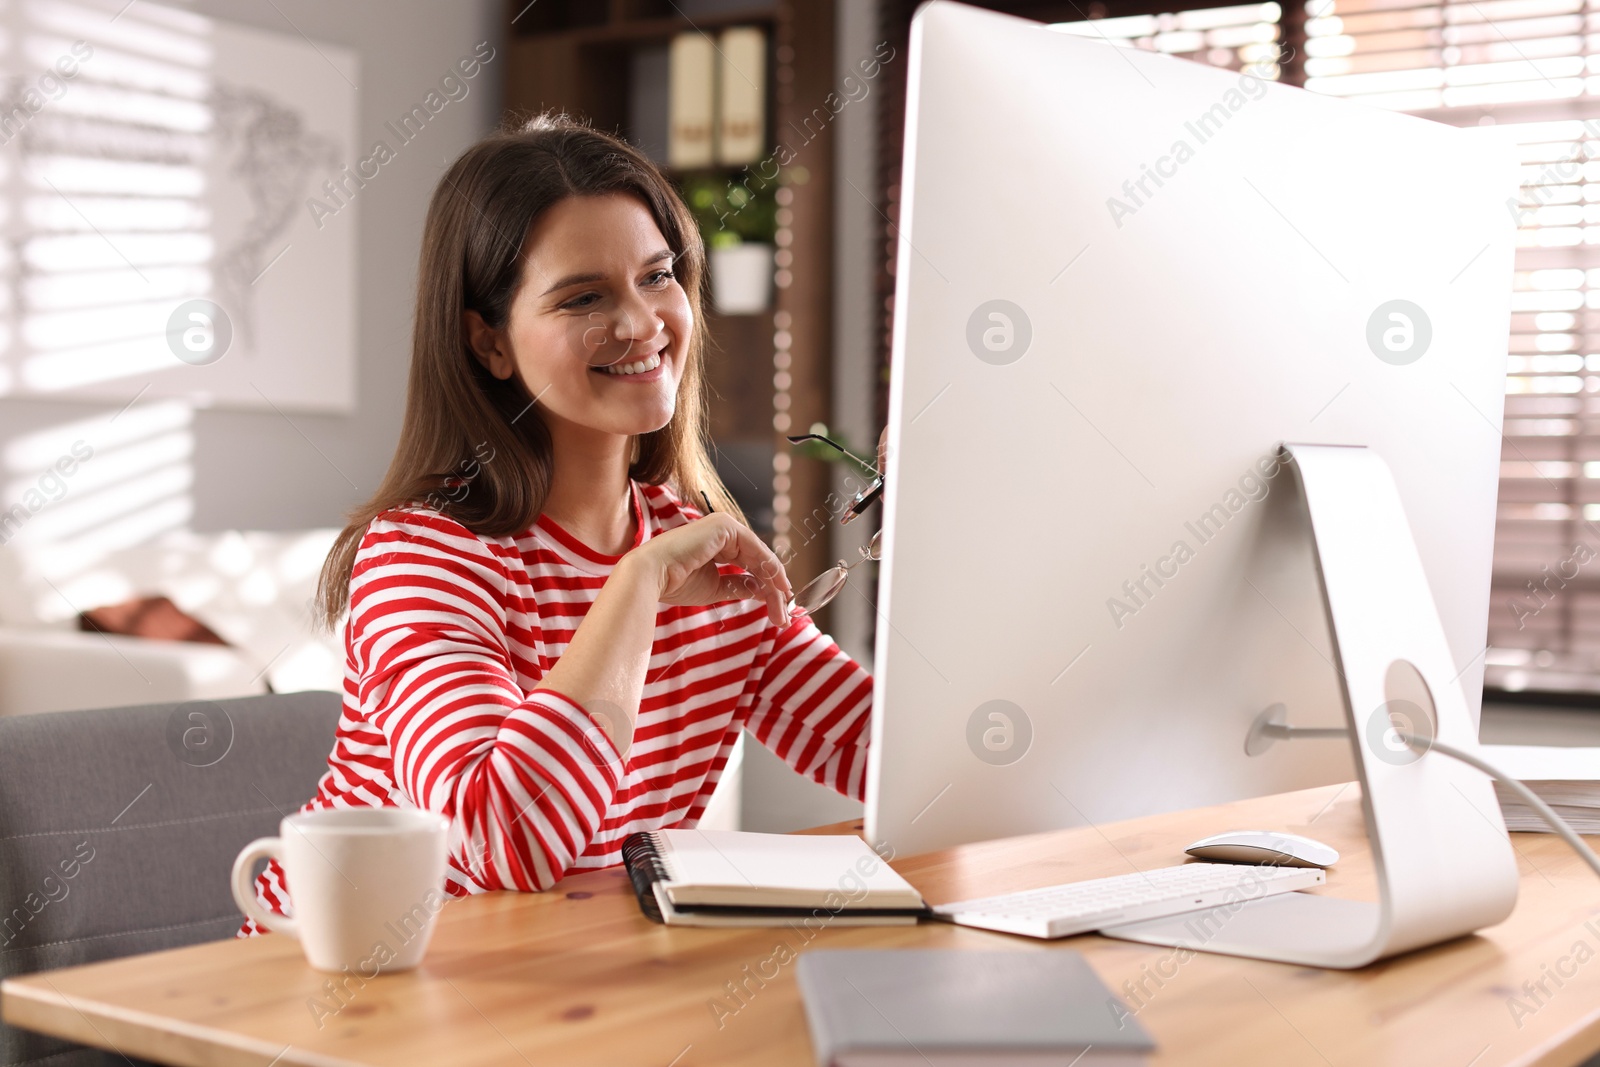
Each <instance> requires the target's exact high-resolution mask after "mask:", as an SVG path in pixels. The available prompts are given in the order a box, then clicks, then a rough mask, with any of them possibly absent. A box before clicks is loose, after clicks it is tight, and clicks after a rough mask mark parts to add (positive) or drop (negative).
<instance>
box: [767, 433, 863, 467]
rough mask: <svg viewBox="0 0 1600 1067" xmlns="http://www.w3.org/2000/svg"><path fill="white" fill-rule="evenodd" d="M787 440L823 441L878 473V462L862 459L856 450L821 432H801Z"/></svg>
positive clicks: (793, 441)
mask: <svg viewBox="0 0 1600 1067" xmlns="http://www.w3.org/2000/svg"><path fill="white" fill-rule="evenodd" d="M787 440H788V442H789V443H790V444H791V445H798V444H802V443H804V442H806V441H821V442H822V443H823V444H825V445H827V446H828V447H829V448H832V449H834V450H836V451H838V452H842V453H844V454H845V455H846V456H849V457H850V458H851V459H853V460H855V461H856V462H857V463H859V464H861V467H862V469H863V470H869V471H871V472H872V473H873V474H874V475H876V474H877V473H878V466H877V464H875V463H868V462H867V461H866V460H864V459H862V458H861V457H860V456H858V455H856V454H855V453H854V452H852V451H850V450H849V449H848V448H846V447H844V445H841V444H840V443H839V442H837V441H833V440H830V439H829V438H826V437H824V436H822V435H821V434H820V433H800V434H795V435H794V436H792V437H789V438H787Z"/></svg>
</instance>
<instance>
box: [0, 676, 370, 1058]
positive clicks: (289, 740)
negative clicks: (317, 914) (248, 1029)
mask: <svg viewBox="0 0 1600 1067" xmlns="http://www.w3.org/2000/svg"><path fill="white" fill-rule="evenodd" d="M338 718H339V697H338V695H337V694H335V693H319V692H312V693H290V694H280V695H274V696H258V697H247V698H244V699H239V700H220V701H191V702H187V703H183V704H147V705H143V706H140V707H130V708H112V709H108V710H104V711H67V712H55V713H51V714H47V715H29V716H22V717H17V718H0V977H9V976H11V975H17V974H28V973H32V972H34V971H43V970H52V969H54V968H57V967H66V966H71V965H73V964H79V963H91V962H94V961H96V960H103V959H109V958H112V957H117V956H128V955H132V954H134V953H139V952H151V951H154V950H157V949H164V948H175V947H177V946H180V945H190V944H194V943H197V942H200V941H215V940H219V939H222V938H227V937H232V936H233V934H234V933H235V931H237V930H238V928H239V924H240V923H241V922H242V921H243V920H242V918H241V916H240V915H239V911H238V909H237V908H236V907H235V906H234V903H233V895H232V892H231V890H230V889H229V874H230V871H231V869H232V865H233V860H234V857H235V856H236V855H237V854H238V852H239V850H240V849H241V848H243V847H244V846H245V845H246V844H247V843H248V842H250V841H251V840H252V839H254V838H256V837H262V836H269V835H272V834H275V833H276V832H277V827H278V821H279V820H280V819H281V818H282V817H283V816H284V815H287V814H289V813H290V812H293V811H295V810H297V809H298V808H299V807H300V805H302V804H303V803H305V801H306V800H307V799H308V798H309V797H310V796H311V795H312V793H313V792H315V790H316V785H317V780H318V778H319V777H320V776H321V774H322V772H323V771H324V770H325V769H326V766H327V757H328V752H329V751H330V749H331V748H332V746H333V735H334V730H335V727H336V725H337V723H338ZM75 1048H78V1046H73V1045H69V1044H67V1043H66V1042H62V1041H57V1040H55V1039H53V1038H47V1037H45V1036H43V1035H40V1034H33V1033H28V1032H26V1031H22V1030H18V1029H15V1028H12V1027H6V1026H0V1067H11V1065H18V1064H24V1063H34V1062H36V1061H40V1060H43V1059H44V1058H45V1057H49V1060H48V1063H47V1064H41V1065H40V1067H66V1065H74V1067H75V1065H76V1064H79V1063H83V1064H88V1063H99V1062H100V1059H99V1055H98V1054H97V1053H91V1052H89V1051H88V1050H82V1052H81V1054H78V1055H74V1054H73V1052H72V1050H73V1049H75ZM117 1062H121V1059H120V1057H119V1058H118V1061H117Z"/></svg>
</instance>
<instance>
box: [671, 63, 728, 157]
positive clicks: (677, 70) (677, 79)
mask: <svg viewBox="0 0 1600 1067" xmlns="http://www.w3.org/2000/svg"><path fill="white" fill-rule="evenodd" d="M716 72H717V50H716V46H715V45H714V44H713V43H712V41H711V38H709V37H707V36H706V35H705V34H702V33H680V34H678V36H676V37H674V38H673V39H672V44H671V46H670V47H669V49H668V53H667V163H668V164H669V165H671V166H674V167H680V168H694V167H709V166H711V164H712V163H713V162H715V160H716V146H715V142H714V137H715V129H714V128H715V124H716V113H717V96H716Z"/></svg>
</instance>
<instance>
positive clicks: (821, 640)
mask: <svg viewBox="0 0 1600 1067" xmlns="http://www.w3.org/2000/svg"><path fill="white" fill-rule="evenodd" d="M758 669H759V670H760V678H759V680H758V682H757V690H756V701H755V707H754V709H753V710H752V711H751V714H750V721H749V728H750V731H751V732H752V733H754V734H755V735H756V737H757V738H759V739H760V740H761V743H762V744H764V745H766V746H767V747H768V748H770V749H772V751H774V752H776V753H777V754H778V755H779V756H780V757H781V758H782V759H783V761H784V762H785V763H787V764H789V766H791V767H793V768H794V769H795V770H796V771H798V772H800V773H801V774H803V775H806V776H807V777H809V778H811V779H813V780H814V781H817V782H820V783H821V784H823V785H826V786H829V787H830V788H832V789H834V790H835V791H837V792H839V793H843V794H844V795H845V796H847V797H854V798H856V799H857V800H860V799H862V795H863V793H864V792H865V790H866V781H867V743H868V741H869V740H870V738H871V732H870V729H869V725H868V724H869V721H870V719H871V715H872V675H871V674H869V673H867V670H866V668H864V667H862V666H861V665H860V664H859V663H857V662H856V661H855V660H853V659H851V658H850V657H849V655H847V654H846V653H845V651H844V650H843V649H842V648H840V647H839V646H838V644H837V643H835V642H834V640H833V638H831V637H829V636H827V635H826V634H824V633H823V632H822V631H820V630H818V629H817V624H816V623H815V622H813V621H812V620H811V616H810V615H808V614H805V613H803V612H802V613H799V614H797V615H795V616H794V618H793V619H791V620H790V621H789V623H788V624H787V625H786V626H784V627H783V628H782V629H781V630H779V631H778V634H777V637H776V639H775V641H774V643H773V648H772V652H771V654H770V655H769V656H768V657H767V659H766V661H765V663H763V664H761V665H760V666H759V668H758Z"/></svg>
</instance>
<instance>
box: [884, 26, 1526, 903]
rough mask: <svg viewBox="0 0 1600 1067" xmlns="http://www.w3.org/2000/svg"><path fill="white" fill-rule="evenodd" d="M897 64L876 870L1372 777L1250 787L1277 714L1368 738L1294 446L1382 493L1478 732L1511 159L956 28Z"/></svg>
mask: <svg viewBox="0 0 1600 1067" xmlns="http://www.w3.org/2000/svg"><path fill="white" fill-rule="evenodd" d="M907 62H908V63H909V69H908V73H909V87H908V106H907V115H906V134H905V156H904V174H903V177H902V189H903V198H902V206H901V215H900V218H899V259H898V273H897V293H896V298H895V307H894V316H895V320H894V341H893V357H892V369H891V387H890V402H889V438H890V448H889V460H888V465H887V483H886V490H885V505H884V509H883V530H884V541H883V562H882V565H881V570H880V585H879V605H878V608H879V618H878V629H877V638H876V648H875V653H876V655H875V668H874V670H875V675H876V693H875V706H874V721H873V744H872V752H871V757H870V763H869V775H868V785H867V822H866V829H867V834H868V836H869V837H870V838H871V839H872V840H873V841H874V842H875V843H879V844H887V845H888V846H890V847H892V848H894V849H895V851H896V852H899V853H910V852H917V851H923V850H926V849H930V848H936V847H940V846H944V845H949V844H953V843H957V842H963V841H972V840H980V839H990V838H997V837H1003V836H1011V835H1016V834H1023V833H1028V832H1033V831H1042V830H1049V829H1055V828H1060V827H1067V826H1073V825H1081V824H1084V823H1102V822H1106V821H1109V820H1116V819H1123V818H1129V817H1134V816H1138V815H1144V814H1151V813H1156V812H1162V811H1171V810H1178V809H1183V808H1189V807H1195V806H1200V805H1207V804H1213V803H1219V802H1223V801H1227V800H1231V799H1237V798H1241V797H1245V796H1252V795H1264V794H1268V793H1275V792H1282V791H1286V790H1291V789H1297V788H1302V787H1307V786H1311V785H1316V784H1323V783H1332V782H1340V781H1349V780H1352V779H1354V778H1356V777H1357V775H1356V773H1355V771H1354V769H1353V766H1352V749H1351V746H1350V745H1349V744H1346V743H1342V742H1339V741H1327V742H1302V743H1295V744H1280V745H1275V746H1273V747H1271V748H1270V749H1269V750H1267V751H1265V752H1261V753H1259V754H1258V755H1255V756H1250V755H1247V754H1246V752H1245V746H1244V741H1245V738H1246V735H1247V733H1248V731H1249V729H1250V727H1251V724H1252V723H1253V722H1255V721H1256V720H1257V719H1258V717H1259V716H1260V715H1261V713H1262V711H1263V709H1265V708H1267V707H1268V706H1270V705H1273V704H1278V703H1282V704H1284V705H1286V706H1287V708H1288V713H1289V717H1290V719H1291V720H1292V721H1293V723H1294V724H1295V725H1297V726H1302V727H1326V728H1336V727H1342V726H1344V725H1345V716H1346V712H1345V709H1344V707H1343V705H1342V698H1341V690H1340V685H1339V676H1338V674H1337V672H1336V669H1335V667H1334V666H1333V664H1334V662H1335V660H1336V653H1335V649H1334V648H1333V645H1332V643H1331V640H1330V636H1329V626H1328V622H1327V617H1326V614H1327V613H1326V609H1325V606H1324V601H1323V598H1322V594H1321V592H1320V590H1319V586H1318V576H1317V571H1316V567H1315V562H1314V559H1313V554H1312V549H1311V547H1310V534H1309V531H1308V529H1307V524H1306V520H1305V517H1304V511H1305V509H1304V504H1303V503H1301V502H1300V500H1299V497H1298V496H1297V494H1296V493H1295V492H1290V491H1287V490H1286V489H1285V486H1289V484H1290V483H1289V480H1286V479H1285V478H1283V477H1281V476H1279V477H1272V478H1269V477H1268V475H1270V474H1274V473H1276V469H1275V467H1274V463H1273V459H1274V457H1275V456H1277V454H1278V448H1279V445H1280V444H1281V443H1283V442H1307V443H1315V444H1327V445H1364V446H1368V447H1369V448H1370V449H1372V450H1373V451H1374V452H1376V453H1377V454H1378V455H1379V456H1381V457H1382V459H1383V460H1384V461H1385V462H1386V463H1387V465H1388V467H1389V469H1390V470H1391V471H1392V472H1393V477H1394V482H1395V484H1396V485H1397V486H1398V490H1399V498H1400V501H1401V502H1402V503H1403V507H1404V512H1405V514H1406V516H1407V517H1408V518H1409V522H1410V527H1411V531H1412V534H1413V536H1414V539H1415V543H1416V545H1417V548H1418V551H1419V552H1420V556H1421V560H1422V563H1423V567H1424V569H1425V571H1426V577H1427V580H1428V583H1429V585H1430V586H1431V589H1432V593H1433V597H1434V599H1435V601H1436V603H1437V608H1438V615H1439V617H1440V619H1441V620H1442V622H1443V626H1444V630H1445V634H1446V636H1447V638H1448V645H1449V654H1450V657H1451V658H1453V660H1454V665H1455V667H1456V668H1457V669H1458V672H1459V673H1458V677H1457V679H1455V680H1454V682H1453V683H1452V684H1459V685H1460V686H1461V687H1462V688H1463V689H1464V690H1465V694H1466V699H1467V702H1468V704H1469V705H1470V707H1471V715H1472V717H1473V723H1474V724H1475V722H1476V715H1477V708H1478V703H1479V697H1480V690H1481V674H1482V663H1483V656H1482V653H1483V650H1484V644H1485V636H1486V629H1487V612H1488V607H1489V575H1490V558H1491V552H1492V546H1493V538H1494V516H1495V501H1496V495H1497V475H1498V467H1499V458H1500V445H1501V437H1500V423H1501V409H1502V404H1503V397H1504V382H1505V378H1504V374H1505V363H1506V352H1507V336H1508V328H1509V293H1510V282H1511V277H1512V251H1513V245H1514V238H1515V219H1514V211H1512V210H1508V198H1514V197H1515V194H1516V173H1515V167H1514V159H1513V157H1512V154H1511V152H1510V151H1509V150H1508V149H1507V148H1506V147H1505V145H1504V144H1503V143H1502V142H1500V141H1498V140H1497V139H1496V138H1495V137H1494V135H1493V131H1480V130H1460V129H1455V128H1451V127H1446V126H1443V125H1439V124H1436V123H1433V122H1429V121H1425V120H1423V119H1420V118H1416V117H1413V116H1408V115H1403V114H1398V113H1392V112H1387V111H1381V110H1375V109H1371V108H1368V107H1365V106H1361V105H1356V104H1353V103H1350V102H1347V101H1342V100H1337V99H1333V98H1329V97H1326V96H1321V95H1316V94H1313V93H1310V92H1305V91H1302V90H1299V89H1295V88H1292V87H1288V86H1284V85H1279V84H1275V83H1270V82H1268V81H1266V80H1264V79H1262V78H1260V77H1256V76H1252V75H1251V74H1250V73H1243V74H1241V73H1239V72H1232V71H1228V70H1222V69H1216V68H1211V67H1206V66H1203V65H1201V64H1197V63H1192V62H1189V61H1186V60H1181V59H1176V58H1172V57H1167V56H1163V55H1160V54H1157V53H1152V52H1145V51H1139V50H1134V49H1124V48H1115V47H1111V46H1109V45H1107V44H1106V43H1104V42H1101V41H1097V40H1093V39H1089V38H1086V37H1083V36H1077V35H1070V34H1065V33H1061V32H1056V31H1052V30H1050V29H1049V28H1047V27H1044V26H1041V25H1039V24H1036V23H1030V22H1027V21H1024V20H1020V19H1015V18H1010V17H1007V16H1002V15H997V14H993V13H989V12H984V11H979V10H976V9H972V8H967V7H964V6H961V5H957V4H952V3H945V2H935V3H932V4H929V5H926V6H925V7H924V8H923V9H922V10H921V11H920V13H919V14H918V16H917V18H916V20H915V22H914V24H913V30H912V45H911V50H910V55H909V57H908V60H907ZM1511 204H1512V206H1513V207H1514V199H1511ZM1474 729H1475V725H1474ZM1484 788H1485V789H1487V786H1486V785H1485V786H1484ZM1446 792H1449V790H1448V789H1447V790H1446ZM1452 795H1453V794H1452ZM1488 803H1489V805H1490V807H1492V797H1491V798H1490V800H1489V802H1488ZM1307 814H1308V817H1309V815H1310V814H1311V813H1307ZM1478 829H1479V830H1480V831H1481V830H1482V829H1483V827H1481V826H1480V827H1478ZM1513 893H1514V890H1513Z"/></svg>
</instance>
